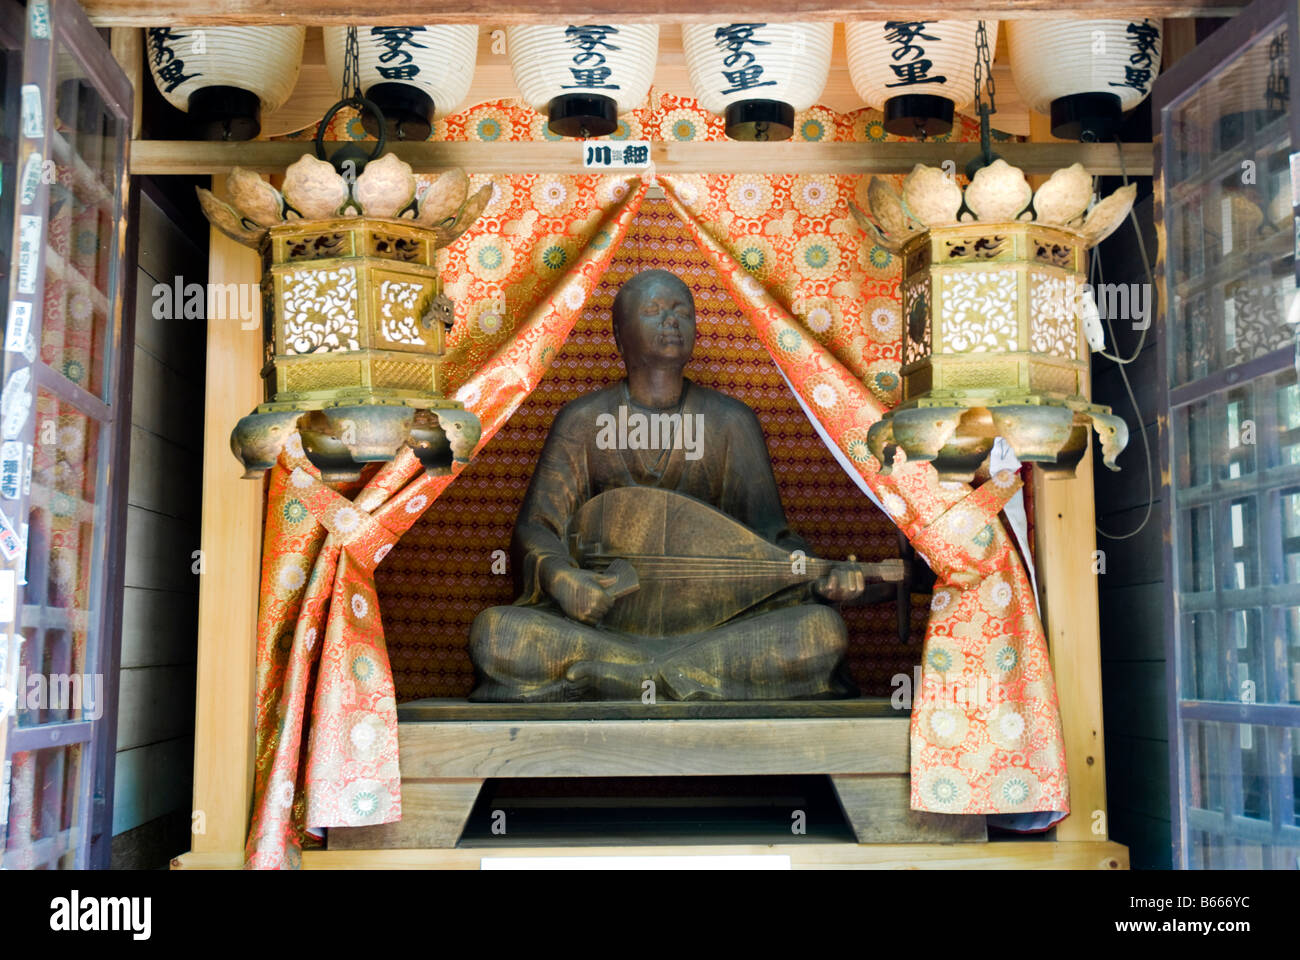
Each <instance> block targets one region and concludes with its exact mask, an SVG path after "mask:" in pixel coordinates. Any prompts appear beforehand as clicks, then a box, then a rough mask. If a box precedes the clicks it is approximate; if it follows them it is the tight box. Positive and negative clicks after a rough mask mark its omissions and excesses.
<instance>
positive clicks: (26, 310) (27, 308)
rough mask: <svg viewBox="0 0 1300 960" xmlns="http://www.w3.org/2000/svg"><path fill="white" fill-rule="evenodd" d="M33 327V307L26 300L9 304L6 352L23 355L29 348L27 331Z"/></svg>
mask: <svg viewBox="0 0 1300 960" xmlns="http://www.w3.org/2000/svg"><path fill="white" fill-rule="evenodd" d="M31 326H32V305H31V304H30V303H28V302H27V301H26V300H13V301H10V303H9V324H8V326H6V327H5V351H6V352H8V353H22V352H23V350H25V349H26V348H27V331H28V330H30V329H31Z"/></svg>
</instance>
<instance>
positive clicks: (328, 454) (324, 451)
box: [230, 401, 482, 483]
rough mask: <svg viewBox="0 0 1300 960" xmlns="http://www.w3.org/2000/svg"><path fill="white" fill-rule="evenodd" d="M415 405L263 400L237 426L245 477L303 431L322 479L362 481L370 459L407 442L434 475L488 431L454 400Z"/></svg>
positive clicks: (233, 444)
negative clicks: (305, 405)
mask: <svg viewBox="0 0 1300 960" xmlns="http://www.w3.org/2000/svg"><path fill="white" fill-rule="evenodd" d="M441 402H442V403H444V404H449V405H448V406H440V407H422V408H414V407H410V406H407V405H405V404H387V403H378V404H348V405H339V406H330V407H325V408H323V409H317V410H304V409H302V407H288V408H286V405H285V404H277V403H264V404H262V405H261V406H260V407H258V408H257V409H256V410H254V411H253V412H252V413H251V414H249V415H248V416H246V417H244V418H243V419H242V420H240V421H239V423H237V424H236V425H235V429H234V431H233V432H232V433H231V435H230V449H231V450H232V451H233V452H234V454H235V456H236V457H238V458H239V460H240V461H241V462H242V463H243V464H244V476H245V477H246V478H249V479H256V478H258V477H260V476H261V475H262V473H263V471H265V470H269V469H270V468H271V467H272V466H274V465H275V461H276V459H277V458H278V457H279V456H280V451H281V450H282V449H283V448H284V444H285V442H286V441H287V440H288V439H289V436H290V435H291V434H292V433H293V432H294V431H295V430H296V431H298V434H299V435H300V436H301V438H302V448H303V453H305V454H306V456H307V459H308V460H310V461H311V463H312V465H313V466H315V467H316V468H317V469H318V470H320V476H321V480H323V481H325V482H326V483H341V482H348V481H353V480H357V479H359V478H360V477H361V471H362V470H363V469H364V468H365V466H366V465H367V464H369V463H382V462H387V461H389V460H392V459H393V457H395V456H396V455H397V454H398V452H399V451H400V450H401V448H402V447H403V446H407V447H410V448H411V452H412V453H414V454H415V456H416V458H417V459H418V460H419V461H420V463H421V464H422V465H423V466H424V470H425V472H426V473H427V474H429V475H430V476H434V477H439V476H446V475H447V474H449V473H451V472H452V467H453V464H455V463H462V464H464V463H467V462H468V461H469V457H470V454H471V453H473V452H474V447H475V446H476V445H477V444H478V440H479V436H480V433H481V430H482V427H481V425H480V424H479V420H478V417H476V416H475V415H474V414H472V413H470V412H469V411H468V410H465V409H463V408H461V407H460V405H459V404H455V403H454V402H453V401H441Z"/></svg>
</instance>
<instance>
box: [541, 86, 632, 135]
mask: <svg viewBox="0 0 1300 960" xmlns="http://www.w3.org/2000/svg"><path fill="white" fill-rule="evenodd" d="M546 113H547V120H546V126H547V127H548V128H549V129H550V131H551V133H555V134H559V135H560V136H562V137H605V136H608V135H609V134H611V133H613V132H614V131H615V130H617V129H618V103H617V102H616V101H614V100H613V99H612V98H610V97H605V96H601V95H600V94H598V93H570V94H565V95H564V96H562V97H555V98H553V99H552V100H551V102H550V103H548V104H547V105H546Z"/></svg>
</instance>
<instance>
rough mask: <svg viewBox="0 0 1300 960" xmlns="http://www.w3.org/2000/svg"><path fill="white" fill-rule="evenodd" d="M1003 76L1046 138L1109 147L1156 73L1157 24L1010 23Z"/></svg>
mask: <svg viewBox="0 0 1300 960" xmlns="http://www.w3.org/2000/svg"><path fill="white" fill-rule="evenodd" d="M1007 49H1008V50H1009V51H1010V53H1011V76H1012V77H1013V78H1014V80H1015V82H1016V89H1017V90H1019V91H1020V95H1021V97H1023V98H1024V100H1025V102H1026V103H1027V104H1028V105H1029V106H1030V108H1031V109H1033V110H1035V111H1036V112H1038V113H1049V112H1050V113H1051V116H1052V133H1053V135H1055V136H1058V137H1063V138H1066V139H1071V140H1112V139H1114V137H1115V134H1116V132H1117V131H1118V129H1119V125H1120V121H1121V120H1122V118H1123V114H1124V112H1125V111H1127V110H1132V109H1133V108H1134V107H1136V106H1137V105H1138V104H1139V103H1141V102H1142V101H1143V100H1144V99H1145V98H1146V96H1147V94H1149V93H1150V92H1151V85H1152V84H1153V83H1154V82H1155V79H1156V75H1157V74H1158V73H1159V72H1160V21H1159V20H1145V19H1144V20H1011V21H1008V22H1007Z"/></svg>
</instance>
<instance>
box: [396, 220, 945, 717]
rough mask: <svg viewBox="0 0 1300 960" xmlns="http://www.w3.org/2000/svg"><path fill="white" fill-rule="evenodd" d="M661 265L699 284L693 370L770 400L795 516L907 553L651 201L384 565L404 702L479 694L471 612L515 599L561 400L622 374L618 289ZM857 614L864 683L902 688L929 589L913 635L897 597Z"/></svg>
mask: <svg viewBox="0 0 1300 960" xmlns="http://www.w3.org/2000/svg"><path fill="white" fill-rule="evenodd" d="M656 267H657V268H663V269H667V270H671V271H673V272H674V273H676V274H677V275H678V276H680V277H682V279H684V280H685V281H686V282H687V283H688V284H690V286H691V289H692V290H693V292H694V294H695V301H696V308H697V311H698V314H699V322H698V338H697V342H696V347H695V357H694V359H693V360H692V362H691V364H690V366H689V367H688V368H687V371H686V375H687V376H688V377H690V378H691V379H692V380H694V381H695V382H697V383H700V384H702V385H703V386H707V387H712V388H714V389H716V390H721V391H723V392H725V393H728V394H731V395H732V396H734V397H737V398H739V399H741V400H743V401H744V402H745V403H747V404H749V405H750V406H751V407H753V408H754V410H755V411H756V412H757V414H758V418H759V421H760V422H761V423H762V426H763V431H764V433H765V434H766V436H767V442H768V448H769V450H770V451H771V453H772V465H773V469H774V471H775V473H776V478H777V482H778V484H779V485H780V487H781V494H782V499H783V501H784V503H785V508H786V513H787V515H788V517H789V520H790V524H791V526H792V527H793V528H794V529H795V530H797V531H798V532H799V533H800V534H802V535H803V536H804V537H805V538H807V539H808V541H809V542H810V543H811V544H812V546H813V548H814V549H815V550H816V551H817V552H818V554H819V555H821V556H825V557H833V558H840V559H842V558H846V557H847V556H848V555H849V554H851V553H852V554H856V555H857V557H858V559H860V560H877V559H882V558H884V557H889V556H897V555H898V545H897V540H896V537H895V526H894V524H893V523H892V522H891V521H890V520H889V519H888V518H887V517H886V516H885V515H884V514H883V513H881V512H880V511H879V510H878V509H876V507H875V506H874V505H873V504H872V503H871V501H870V500H868V499H867V498H866V496H864V495H863V494H862V493H861V492H860V491H859V490H858V488H857V487H856V486H855V485H854V484H853V481H852V480H850V479H849V477H848V476H847V474H845V472H844V470H843V469H842V468H841V467H840V466H839V465H838V464H837V463H836V462H835V460H834V459H833V458H832V456H831V455H830V453H829V452H828V451H827V450H826V448H825V446H824V444H823V443H822V441H821V439H820V438H819V437H818V436H817V434H816V432H815V431H814V429H813V427H812V425H811V424H810V423H809V422H808V419H807V418H806V417H805V416H804V414H803V411H802V410H801V409H800V407H799V404H798V402H797V401H796V400H795V398H794V396H793V394H791V392H790V390H789V388H788V387H787V386H786V384H785V381H784V380H783V379H782V377H781V374H780V373H779V372H778V371H777V368H776V366H775V365H774V364H773V363H772V362H771V360H770V358H769V357H768V354H767V351H766V350H764V349H763V347H762V345H761V344H760V343H759V341H758V339H757V338H756V337H755V336H754V333H753V329H752V326H751V325H750V323H749V322H748V321H747V320H746V319H745V317H744V316H743V315H742V313H741V312H740V310H739V309H738V308H737V307H736V306H735V305H734V303H733V302H732V300H731V298H730V297H729V296H728V294H727V293H726V292H725V289H724V287H723V285H722V283H721V281H720V279H719V277H718V275H717V273H716V271H715V270H714V269H713V268H712V266H710V265H709V263H708V262H707V261H706V260H705V259H704V257H703V255H702V254H701V253H700V250H699V247H698V245H697V244H696V243H695V241H694V240H693V239H692V238H691V236H690V234H689V232H688V231H687V229H686V227H685V225H684V224H683V223H682V222H681V220H680V219H679V218H678V217H677V216H676V215H675V214H674V213H673V212H672V210H671V209H670V208H669V206H668V204H667V203H666V202H665V201H647V202H646V203H645V204H644V206H643V207H642V208H641V211H640V213H639V214H638V215H637V217H636V219H635V220H634V221H633V224H632V227H631V229H630V231H629V233H628V236H627V238H626V240H625V241H624V242H623V244H622V246H621V247H620V248H619V250H618V252H617V254H616V255H615V257H614V259H613V261H612V263H611V266H610V268H609V270H608V272H607V273H606V274H605V276H604V277H603V278H602V280H601V282H600V284H599V286H598V287H597V288H596V291H595V293H594V294H593V296H592V297H591V298H590V299H589V300H588V302H587V304H586V306H585V307H584V309H583V312H582V317H581V319H580V320H579V321H578V324H577V326H576V327H575V328H574V331H573V333H572V335H571V336H570V337H569V339H568V341H567V342H566V343H565V345H564V347H563V349H562V350H561V351H560V352H559V354H558V356H557V357H556V359H555V361H554V363H553V364H552V366H551V369H550V370H549V371H548V372H547V374H546V376H545V377H544V378H543V379H542V381H541V383H540V384H539V385H538V387H537V389H536V390H535V391H534V392H533V393H532V394H531V395H530V396H529V397H528V399H527V400H526V401H525V402H524V403H523V405H522V406H520V408H519V409H518V411H516V413H515V414H514V415H513V416H512V417H511V418H510V420H509V422H508V423H507V424H506V425H505V426H504V427H503V428H502V429H501V430H500V432H498V433H497V435H496V437H494V438H493V440H492V442H491V443H490V444H489V445H488V446H487V447H486V448H485V449H484V450H483V451H482V452H481V453H480V454H479V455H478V456H477V457H476V458H475V459H474V460H473V462H471V463H470V465H469V467H468V468H467V469H466V470H465V472H464V473H463V474H461V476H460V477H459V478H458V479H457V481H456V482H455V483H454V484H452V485H451V486H450V487H449V488H448V489H447V490H446V492H445V493H443V494H442V496H441V497H439V498H438V500H437V501H436V502H435V503H434V504H433V506H432V507H431V508H430V509H429V510H428V512H427V513H426V514H425V515H424V516H423V517H422V518H421V519H420V521H419V522H418V523H416V525H415V526H414V527H412V528H411V530H410V531H409V532H408V533H407V534H406V535H405V536H404V537H402V539H401V540H400V541H399V542H398V543H397V545H396V547H395V548H394V549H393V552H392V554H391V555H390V556H388V557H387V559H386V560H385V561H384V563H382V564H381V565H380V566H379V567H378V568H377V570H376V572H375V573H376V577H375V579H376V586H377V588H378V592H379V598H380V607H381V609H382V610H383V616H384V627H385V633H386V634H387V640H388V650H389V656H390V657H391V662H392V666H393V673H394V677H395V680H396V687H397V697H398V700H399V701H405V700H412V699H418V698H420V697H464V696H466V695H467V694H468V693H469V691H470V688H471V687H472V685H473V678H474V673H473V667H472V666H471V664H470V661H469V656H468V653H467V650H466V639H467V637H468V636H469V627H470V623H471V622H472V621H473V619H474V616H475V615H476V614H477V613H478V612H479V611H480V610H482V609H483V608H485V607H488V606H492V605H494V604H501V603H510V602H511V601H512V600H513V599H514V580H513V577H512V576H510V575H509V574H506V575H497V574H493V573H492V569H491V568H492V553H493V551H495V550H504V551H507V552H508V550H509V545H510V535H511V532H512V530H513V527H514V520H515V514H516V513H517V511H518V509H519V504H520V502H521V501H522V500H523V496H524V491H525V489H526V488H527V486H528V480H529V477H530V476H531V473H532V467H533V464H534V463H535V462H536V460H537V456H538V454H539V453H540V452H541V448H542V443H543V441H544V440H545V439H546V431H547V429H548V428H549V426H550V424H551V421H552V420H553V418H554V417H555V414H556V412H557V411H558V410H559V409H560V407H561V406H563V405H564V404H565V403H567V402H568V401H570V400H572V399H574V398H575V397H577V396H578V395H579V394H582V393H586V392H587V391H589V390H596V389H599V388H601V387H603V386H605V385H607V384H609V383H611V382H614V381H616V380H618V379H619V378H620V377H621V376H622V367H621V365H620V364H619V361H618V354H617V352H616V351H615V349H614V340H613V337H612V335H611V334H610V329H609V316H610V309H611V306H612V304H613V300H614V294H615V292H616V291H617V290H618V287H619V285H620V284H622V282H623V281H624V280H626V279H627V278H628V277H630V276H631V275H632V274H634V273H637V272H638V271H641V270H647V269H651V268H656ZM508 308H509V305H508V304H507V309H508ZM844 613H845V620H846V621H847V623H848V627H849V636H850V652H849V667H850V670H851V672H852V674H853V678H854V680H855V681H857V683H858V685H859V686H860V687H862V689H863V692H864V693H869V694H888V693H890V692H891V686H890V678H891V677H892V676H894V675H895V674H899V673H904V674H909V675H910V673H911V671H912V667H913V665H914V664H915V663H917V662H919V660H920V642H921V638H922V636H923V634H924V630H925V618H926V607H925V598H921V597H918V598H915V600H914V603H913V609H912V638H911V640H910V641H909V643H908V644H907V645H906V646H904V645H902V644H899V642H898V639H897V628H896V617H895V607H894V604H893V603H884V604H877V605H873V606H870V607H853V608H847V609H846V610H845V611H844Z"/></svg>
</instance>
